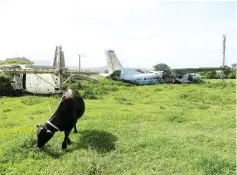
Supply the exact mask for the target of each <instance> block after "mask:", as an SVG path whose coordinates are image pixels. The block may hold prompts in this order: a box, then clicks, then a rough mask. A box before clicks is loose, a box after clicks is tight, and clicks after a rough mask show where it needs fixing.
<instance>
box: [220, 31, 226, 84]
mask: <svg viewBox="0 0 237 175" xmlns="http://www.w3.org/2000/svg"><path fill="white" fill-rule="evenodd" d="M225 44H226V36H225V35H223V60H222V61H223V62H222V67H223V68H224V67H225ZM224 79H225V75H224V70H223V71H222V78H221V82H224Z"/></svg>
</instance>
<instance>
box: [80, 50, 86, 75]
mask: <svg viewBox="0 0 237 175" xmlns="http://www.w3.org/2000/svg"><path fill="white" fill-rule="evenodd" d="M82 57H86V56H85V55H81V54H79V72H81V58H82Z"/></svg>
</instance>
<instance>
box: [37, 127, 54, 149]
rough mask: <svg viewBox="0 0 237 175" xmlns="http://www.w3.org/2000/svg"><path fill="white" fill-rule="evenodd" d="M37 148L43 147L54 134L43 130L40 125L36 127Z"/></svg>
mask: <svg viewBox="0 0 237 175" xmlns="http://www.w3.org/2000/svg"><path fill="white" fill-rule="evenodd" d="M36 134H37V147H39V148H41V147H43V146H44V145H45V144H46V143H47V142H48V141H49V140H50V139H51V138H52V137H53V135H54V132H52V131H50V130H49V129H47V128H45V127H44V126H43V125H42V124H38V125H37V132H36Z"/></svg>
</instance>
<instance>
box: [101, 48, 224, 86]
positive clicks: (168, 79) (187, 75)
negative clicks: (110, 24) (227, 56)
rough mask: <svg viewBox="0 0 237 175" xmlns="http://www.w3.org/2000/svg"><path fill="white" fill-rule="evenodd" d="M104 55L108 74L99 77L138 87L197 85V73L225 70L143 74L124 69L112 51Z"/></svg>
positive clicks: (185, 69) (208, 68)
mask: <svg viewBox="0 0 237 175" xmlns="http://www.w3.org/2000/svg"><path fill="white" fill-rule="evenodd" d="M105 55H106V61H107V68H108V73H107V74H100V75H102V76H104V77H107V78H111V79H113V80H120V81H125V82H129V83H133V84H138V85H148V84H156V83H177V84H180V83H194V82H195V83H197V82H200V80H201V76H200V75H199V74H198V73H197V72H206V71H210V70H223V69H225V67H224V68H222V67H204V68H183V69H171V70H164V71H148V72H144V71H142V70H140V69H128V68H124V67H123V66H122V64H121V63H120V61H119V59H118V57H117V55H116V54H115V52H114V50H107V51H106V52H105Z"/></svg>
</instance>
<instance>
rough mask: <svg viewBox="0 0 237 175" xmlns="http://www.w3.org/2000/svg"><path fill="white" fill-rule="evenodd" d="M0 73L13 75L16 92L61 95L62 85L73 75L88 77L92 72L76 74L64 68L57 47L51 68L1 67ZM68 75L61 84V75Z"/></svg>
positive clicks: (60, 48) (59, 48) (30, 66)
mask: <svg viewBox="0 0 237 175" xmlns="http://www.w3.org/2000/svg"><path fill="white" fill-rule="evenodd" d="M0 72H5V73H10V74H13V77H14V78H13V81H12V83H11V84H12V87H13V89H14V90H16V91H17V92H19V93H21V92H29V93H34V94H45V95H46V94H58V93H62V92H63V90H62V85H63V84H64V83H66V82H67V81H68V80H69V79H70V78H71V77H72V76H73V75H75V74H82V75H90V74H94V73H93V72H78V71H75V70H69V69H68V68H66V67H65V60H64V53H63V51H62V47H61V46H57V47H56V50H55V54H54V61H53V66H42V65H2V66H0ZM66 73H67V74H70V75H69V77H68V79H67V80H65V81H64V82H63V77H62V76H63V75H65V74H66Z"/></svg>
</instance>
